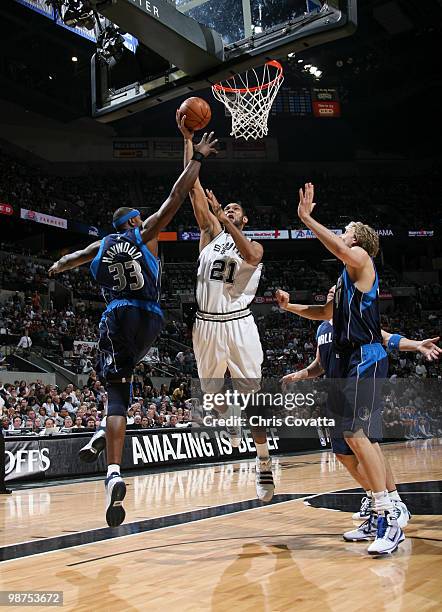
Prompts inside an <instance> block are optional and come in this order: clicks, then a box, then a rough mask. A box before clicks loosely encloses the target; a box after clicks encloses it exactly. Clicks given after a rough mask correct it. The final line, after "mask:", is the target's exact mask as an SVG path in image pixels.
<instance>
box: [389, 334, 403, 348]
mask: <svg viewBox="0 0 442 612" xmlns="http://www.w3.org/2000/svg"><path fill="white" fill-rule="evenodd" d="M403 337H404V336H401V335H400V334H393V335H392V336H391V337H390V339H389V341H388V343H387V348H388V350H389V351H393V350H397V351H398V350H399V342H400V341H401V340H402V338H403Z"/></svg>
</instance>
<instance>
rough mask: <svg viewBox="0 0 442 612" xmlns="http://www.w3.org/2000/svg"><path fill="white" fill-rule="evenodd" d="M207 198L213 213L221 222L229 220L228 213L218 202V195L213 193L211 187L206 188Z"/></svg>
mask: <svg viewBox="0 0 442 612" xmlns="http://www.w3.org/2000/svg"><path fill="white" fill-rule="evenodd" d="M206 196H207V200H208V202H209V204H210V208H211V209H212V212H213V214H214V215H215V217H216V218H217V219H218V221H219V222H220V223H225V222H226V221H228V218H227V216H226V213H225V212H224V210H223V207H222V206H221V204H220V203H219V202H218V200H217V197H216V195H215V194H214V193H213V191H212V190H211V189H206Z"/></svg>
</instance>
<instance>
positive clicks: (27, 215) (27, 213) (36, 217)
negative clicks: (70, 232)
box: [20, 208, 68, 229]
mask: <svg viewBox="0 0 442 612" xmlns="http://www.w3.org/2000/svg"><path fill="white" fill-rule="evenodd" d="M20 218H21V219H25V220H26V221H34V222H35V223H43V224H44V225H52V226H53V227H59V228H61V229H67V228H68V220H67V219H62V217H53V216H52V215H46V214H45V213H41V212H36V211H35V210H28V209H27V208H20Z"/></svg>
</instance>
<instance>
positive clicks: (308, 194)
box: [298, 183, 316, 221]
mask: <svg viewBox="0 0 442 612" xmlns="http://www.w3.org/2000/svg"><path fill="white" fill-rule="evenodd" d="M314 195H315V187H314V185H313V183H306V184H305V186H304V191H303V190H302V187H301V189H300V190H299V204H298V217H299V218H300V219H301V221H302V220H303V219H305V218H306V217H310V215H311V214H312V211H313V209H314V207H315V206H316V204H314V202H313V198H314Z"/></svg>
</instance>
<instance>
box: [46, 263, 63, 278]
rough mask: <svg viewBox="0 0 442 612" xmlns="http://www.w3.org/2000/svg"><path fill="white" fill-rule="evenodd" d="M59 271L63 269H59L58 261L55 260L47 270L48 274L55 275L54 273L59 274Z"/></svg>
mask: <svg viewBox="0 0 442 612" xmlns="http://www.w3.org/2000/svg"><path fill="white" fill-rule="evenodd" d="M60 272H63V270H62V269H61V264H60V261H56V262H55V263H53V264H52V266H51V267H50V268H49V270H48V274H49V276H55V275H56V274H60Z"/></svg>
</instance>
